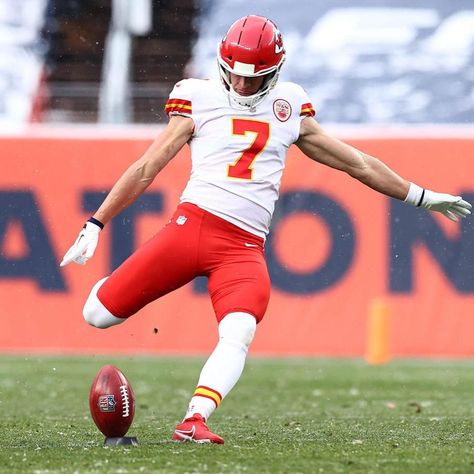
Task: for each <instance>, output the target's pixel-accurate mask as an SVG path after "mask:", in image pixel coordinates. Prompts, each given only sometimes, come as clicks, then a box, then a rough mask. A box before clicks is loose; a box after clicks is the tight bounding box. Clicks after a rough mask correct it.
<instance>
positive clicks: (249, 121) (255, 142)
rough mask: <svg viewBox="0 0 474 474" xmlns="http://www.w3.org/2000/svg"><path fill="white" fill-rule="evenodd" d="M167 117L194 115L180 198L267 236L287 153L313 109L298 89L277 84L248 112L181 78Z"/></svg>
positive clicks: (211, 84)
mask: <svg viewBox="0 0 474 474" xmlns="http://www.w3.org/2000/svg"><path fill="white" fill-rule="evenodd" d="M165 110H166V112H167V113H168V114H169V115H172V114H179V115H184V116H186V117H190V118H192V120H193V121H194V132H193V136H192V139H191V141H190V147H191V159H192V170H191V176H190V179H189V181H188V183H187V185H186V188H185V189H184V191H183V194H182V196H181V202H191V203H193V204H196V205H197V206H199V207H201V208H202V209H205V210H207V211H209V212H211V213H212V214H215V215H217V216H219V217H222V218H223V219H226V220H227V221H229V222H232V223H233V224H235V225H237V226H239V227H240V228H242V229H245V230H247V231H248V232H251V233H253V234H256V235H259V236H260V237H263V238H265V236H266V234H267V233H268V230H269V227H270V222H271V218H272V214H273V211H274V208H275V202H276V200H277V199H278V193H279V188H280V182H281V176H282V173H283V169H284V167H285V159H286V154H287V151H288V148H289V147H290V145H291V144H293V143H294V142H295V141H296V140H297V139H298V136H299V132H300V124H301V120H302V119H303V118H304V117H306V116H313V115H314V109H313V107H312V105H311V102H310V100H309V98H308V96H307V94H306V92H305V91H304V90H303V88H302V87H300V86H299V85H297V84H294V83H292V82H279V83H277V85H276V86H275V87H274V88H273V89H272V90H271V91H270V93H269V94H268V95H267V96H266V97H265V99H264V100H263V101H262V102H260V103H259V104H258V105H257V106H256V107H255V108H254V109H249V108H245V109H243V108H242V109H240V108H236V107H235V105H234V106H232V105H231V102H230V101H229V97H228V95H227V93H226V92H225V90H224V88H223V87H222V86H221V84H220V83H219V82H218V81H216V80H201V79H185V80H182V81H180V82H178V83H177V84H176V85H175V87H174V88H173V90H172V91H171V94H170V97H169V100H168V102H167V104H166V106H165Z"/></svg>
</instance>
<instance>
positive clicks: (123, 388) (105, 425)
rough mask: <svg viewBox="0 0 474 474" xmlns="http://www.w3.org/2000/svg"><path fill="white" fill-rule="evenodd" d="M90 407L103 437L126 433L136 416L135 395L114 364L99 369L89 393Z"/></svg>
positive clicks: (113, 436)
mask: <svg viewBox="0 0 474 474" xmlns="http://www.w3.org/2000/svg"><path fill="white" fill-rule="evenodd" d="M89 408H90V411H91V415H92V419H93V420H94V422H95V424H96V425H97V428H99V430H100V431H101V432H102V433H103V434H104V435H105V436H106V437H108V438H120V437H122V436H125V434H126V433H127V431H128V429H129V428H130V425H131V424H132V421H133V416H134V415H135V397H134V395H133V391H132V387H131V386H130V383H129V382H128V380H127V379H126V377H125V375H123V373H122V372H121V371H120V370H119V369H117V367H114V366H113V365H105V366H104V367H102V368H101V369H100V370H99V372H98V373H97V375H96V376H95V379H94V381H93V382H92V386H91V390H90V393H89Z"/></svg>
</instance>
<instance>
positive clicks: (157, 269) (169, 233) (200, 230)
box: [97, 203, 270, 322]
mask: <svg viewBox="0 0 474 474" xmlns="http://www.w3.org/2000/svg"><path fill="white" fill-rule="evenodd" d="M199 275H204V276H207V277H208V278H209V280H208V289H209V294H210V296H211V300H212V305H213V307H214V311H215V313H216V317H217V320H218V321H220V320H221V319H222V318H223V317H224V316H225V315H226V314H228V313H231V312H235V311H242V312H246V313H250V314H252V315H253V316H254V317H255V318H256V320H257V322H258V321H260V320H261V319H262V318H263V315H264V314H265V310H266V308H267V305H268V300H269V297H270V278H269V276H268V271H267V265H266V262H265V258H264V253H263V239H262V238H260V237H258V236H256V235H253V234H251V233H249V232H246V231H245V230H243V229H240V228H239V227H237V226H235V225H233V224H231V223H230V222H227V221H226V220H224V219H221V218H220V217H217V216H215V215H213V214H211V213H209V212H206V211H204V210H202V209H200V208H199V207H198V206H195V205H194V204H190V203H183V204H180V205H179V206H178V208H177V209H176V212H175V213H174V215H173V217H172V218H171V220H170V222H169V223H168V224H167V225H166V226H165V227H164V228H163V229H162V230H161V231H160V232H158V233H157V234H156V235H155V236H154V237H153V238H152V239H151V240H149V241H148V242H147V243H145V244H144V245H143V246H142V247H140V248H139V249H138V250H137V251H136V252H134V253H133V254H132V255H131V256H130V257H129V258H128V259H127V260H126V261H125V262H123V263H122V265H120V266H119V267H118V268H117V269H116V270H115V271H114V272H113V273H112V274H111V275H110V277H109V278H108V279H107V280H106V281H105V282H104V284H103V285H102V286H101V287H100V288H99V291H98V293H97V296H98V298H99V300H100V301H101V302H102V304H103V305H104V306H105V307H106V308H107V309H108V310H109V311H110V312H111V313H112V314H113V315H115V316H117V317H119V318H128V317H129V316H131V315H132V314H134V313H136V312H137V311H138V310H140V309H141V308H143V307H144V306H145V305H147V304H148V303H150V302H152V301H154V300H156V299H157V298H159V297H161V296H163V295H165V294H167V293H169V292H170V291H173V290H175V289H177V288H179V287H181V286H183V285H184V284H186V283H188V282H189V281H191V280H193V279H194V278H195V277H196V276H199Z"/></svg>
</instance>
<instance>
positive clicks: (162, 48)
mask: <svg viewBox="0 0 474 474" xmlns="http://www.w3.org/2000/svg"><path fill="white" fill-rule="evenodd" d="M61 3H62V2H60V1H59V0H57V5H56V6H55V8H53V10H55V12H56V15H55V18H56V21H57V24H58V27H57V31H56V32H55V33H54V40H53V42H52V48H51V51H50V54H49V64H50V65H51V73H50V75H49V79H48V84H49V90H50V96H51V97H50V101H49V111H48V113H47V119H48V121H51V122H57V121H64V120H66V121H70V122H95V121H97V120H98V107H99V91H100V82H101V79H102V64H103V60H104V47H105V42H106V36H107V32H108V30H109V24H110V18H111V14H112V2H110V1H107V0H86V1H80V2H79V1H76V2H74V1H72V2H71V1H70V2H69V4H68V5H69V7H68V8H64V7H60V6H59V5H60V4H61ZM152 4H153V8H152V29H151V31H150V32H149V33H147V34H145V35H143V36H134V37H133V40H132V61H131V62H132V64H131V68H130V75H131V87H130V95H131V101H132V110H133V115H132V116H131V121H133V122H138V123H141V122H147V123H148V122H149V123H154V122H159V121H163V120H164V118H165V117H164V114H163V112H162V109H163V104H164V102H165V101H166V98H167V96H168V93H169V91H170V89H171V87H172V86H173V84H174V83H175V82H176V81H178V80H179V79H181V78H182V76H183V69H184V67H185V65H186V64H187V62H188V60H189V58H190V55H191V41H192V39H193V37H194V36H195V35H194V30H193V19H194V15H195V13H196V11H197V8H196V7H195V5H194V2H193V1H189V0H160V1H159V2H156V1H153V2H152Z"/></svg>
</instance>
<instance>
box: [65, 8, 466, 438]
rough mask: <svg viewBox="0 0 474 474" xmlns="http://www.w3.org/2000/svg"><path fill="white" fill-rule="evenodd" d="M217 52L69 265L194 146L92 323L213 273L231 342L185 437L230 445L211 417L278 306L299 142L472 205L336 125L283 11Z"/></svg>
mask: <svg viewBox="0 0 474 474" xmlns="http://www.w3.org/2000/svg"><path fill="white" fill-rule="evenodd" d="M217 60H218V68H219V73H220V83H216V81H214V80H197V79H186V80H182V81H180V82H178V83H177V84H176V85H175V87H174V89H173V90H172V92H171V94H170V96H169V100H168V102H167V104H166V112H167V113H168V115H169V117H170V119H169V124H168V125H167V127H166V128H165V130H164V131H163V133H161V135H160V136H159V137H158V138H157V139H156V140H155V141H154V142H153V143H152V144H151V145H150V147H149V148H148V150H147V151H146V152H145V153H144V155H143V156H142V157H140V158H139V159H138V160H137V161H135V162H134V163H132V165H131V166H130V167H129V168H128V169H127V170H126V171H125V172H124V174H123V175H122V176H121V177H120V178H119V180H118V181H117V183H116V184H115V185H114V186H113V188H112V190H111V191H110V193H109V194H108V196H107V197H106V198H105V200H104V202H103V203H102V205H101V206H100V207H99V209H98V210H97V212H96V213H95V214H94V215H93V216H92V217H91V218H90V219H89V220H88V221H87V222H86V224H85V226H84V228H83V229H82V231H81V232H80V234H79V237H78V238H77V240H76V242H75V243H74V245H73V246H72V247H71V248H70V250H69V251H68V252H67V253H66V255H65V256H64V259H63V261H62V262H61V265H62V266H64V265H67V264H68V263H70V262H76V263H79V264H84V263H86V262H87V260H88V259H89V258H91V257H92V255H93V253H94V250H95V248H96V245H97V242H98V239H99V234H100V231H101V229H102V228H103V227H104V225H105V224H107V223H108V222H109V221H110V219H112V218H113V217H114V216H116V215H117V214H118V213H119V212H120V211H122V210H123V209H124V208H125V207H127V206H128V205H130V204H131V203H132V202H134V201H135V200H136V199H137V198H138V197H139V196H140V195H141V194H142V193H143V192H144V191H145V190H146V189H147V187H148V186H149V185H150V184H151V182H152V181H153V180H154V179H155V177H156V176H157V174H158V173H159V172H160V171H161V170H162V169H163V168H164V167H165V166H166V164H167V163H168V162H169V161H170V160H171V159H172V158H173V157H174V156H175V155H176V153H177V152H178V151H179V150H180V149H181V148H182V147H183V146H184V144H186V143H189V145H190V148H191V156H192V171H191V176H190V178H189V181H188V183H187V185H186V188H185V190H184V192H183V194H182V196H181V199H180V203H179V205H178V206H177V209H176V211H175V213H174V215H173V216H172V218H171V220H170V222H169V223H168V224H167V225H166V226H165V227H164V228H163V229H161V230H160V231H159V232H158V233H157V234H156V235H155V236H154V237H153V238H152V239H151V240H150V241H149V242H148V243H146V244H145V245H143V246H142V247H140V248H139V249H138V250H137V251H136V252H135V253H133V254H132V255H131V256H130V257H129V258H128V259H127V260H126V261H125V262H124V263H123V264H122V265H120V266H119V267H118V268H117V269H116V270H115V271H114V272H113V273H112V274H111V275H110V276H108V277H105V278H103V279H101V280H100V281H99V282H98V283H97V284H96V285H95V286H94V287H93V288H92V291H91V293H90V295H89V297H88V299H87V301H86V303H85V306H84V317H85V319H86V321H87V322H88V323H89V324H91V325H93V326H96V327H98V328H107V327H110V326H113V325H116V324H120V323H122V322H124V321H125V320H126V319H127V318H129V317H130V316H132V315H133V314H135V313H136V312H137V311H139V310H140V309H141V308H143V307H144V306H145V305H146V304H148V303H150V302H152V301H154V300H156V299H157V298H159V297H161V296H163V295H165V294H166V293H168V292H170V291H173V290H175V289H176V288H179V287H181V286H182V285H184V284H186V283H188V282H189V281H191V280H192V279H193V278H195V277H196V276H198V275H205V276H207V277H208V286H209V294H210V297H211V300H212V304H213V307H214V311H215V315H216V318H217V321H218V331H219V340H218V342H217V346H216V347H215V350H214V351H213V352H212V354H211V355H210V357H209V359H208V360H207V362H206V364H205V365H204V367H203V369H202V371H201V374H200V376H199V380H198V383H197V387H196V389H195V391H194V394H193V396H192V398H191V400H190V403H189V406H188V409H187V412H186V414H185V417H184V420H183V421H182V422H181V423H180V424H178V426H177V427H176V429H175V431H174V433H173V436H172V437H173V439H174V440H176V441H196V442H211V443H223V442H224V440H223V439H222V438H221V437H220V436H218V435H216V434H214V433H212V432H211V431H210V430H209V429H208V427H207V425H206V422H207V420H208V418H209V416H210V415H211V414H212V412H213V411H214V410H215V409H216V408H217V407H218V406H219V405H220V403H221V402H222V400H223V398H224V397H225V396H226V395H227V394H228V393H229V391H230V390H231V389H232V387H233V386H234V385H235V383H236V382H237V381H238V379H239V377H240V375H241V373H242V370H243V368H244V364H245V359H246V355H247V350H248V348H249V345H250V343H251V342H252V339H253V337H254V334H255V330H256V327H257V323H258V322H259V321H261V319H262V318H263V316H264V314H265V310H266V308H267V303H268V300H269V293H270V280H269V276H268V272H267V267H266V263H265V258H264V242H265V237H266V235H267V234H268V231H269V226H270V221H271V218H272V213H273V210H274V206H275V202H276V200H277V199H278V192H279V186H280V180H281V176H282V172H283V169H284V167H285V158H286V154H287V151H288V148H289V147H290V146H291V145H292V144H296V146H298V147H299V148H300V150H301V151H302V152H303V153H304V154H306V155H307V156H308V157H309V158H310V159H311V160H314V161H316V162H318V163H322V164H324V165H327V166H330V167H332V168H335V169H338V170H341V171H344V172H346V173H348V174H349V175H350V176H352V177H353V178H355V179H357V180H359V181H361V182H362V183H364V184H365V185H367V186H369V187H371V188H372V189H374V190H375V191H378V192H380V193H383V194H385V195H387V196H390V197H392V198H395V199H400V200H402V201H405V202H406V203H407V204H411V205H413V206H418V207H424V208H427V209H431V210H433V211H439V212H441V213H442V214H444V215H445V216H446V217H448V218H449V219H451V220H453V221H457V220H458V218H462V217H466V216H468V215H469V214H470V212H471V211H470V209H471V205H470V204H469V203H468V202H466V201H464V200H463V199H462V198H461V197H460V196H451V195H449V194H441V193H437V192H434V191H430V190H428V189H425V188H423V187H420V186H418V185H416V184H414V183H412V182H409V181H407V180H406V179H404V178H403V177H401V176H399V175H398V174H397V173H396V172H394V171H393V170H392V169H390V168H389V167H388V166H386V165H385V164H384V163H383V162H382V161H380V160H379V159H377V158H375V157H372V156H369V155H367V154H365V153H363V152H362V151H359V150H357V149H355V148H354V147H352V146H349V145H347V144H345V143H343V142H341V141H339V140H338V139H336V138H334V137H333V136H331V135H329V134H328V133H326V132H325V131H324V130H323V129H322V128H321V127H320V126H319V124H318V122H317V121H316V120H315V119H314V115H315V111H314V108H313V106H312V104H311V100H310V99H309V97H308V96H307V95H306V93H305V91H304V90H303V89H302V88H301V87H300V86H299V85H297V84H294V83H291V82H281V81H280V82H279V81H278V75H279V72H280V69H281V67H282V65H283V63H284V61H285V48H284V46H283V40H282V36H281V34H280V32H279V31H278V29H277V27H276V25H275V24H274V23H273V22H272V21H271V20H269V19H267V18H264V17H261V16H247V17H245V18H241V19H239V20H238V21H236V22H235V23H234V24H233V25H232V26H231V27H230V29H229V31H228V32H227V34H226V35H225V36H224V38H223V39H222V41H221V43H220V44H219V47H218V54H217Z"/></svg>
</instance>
